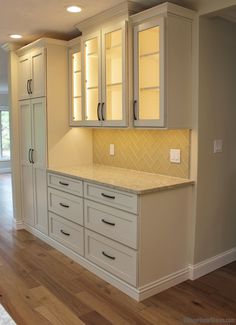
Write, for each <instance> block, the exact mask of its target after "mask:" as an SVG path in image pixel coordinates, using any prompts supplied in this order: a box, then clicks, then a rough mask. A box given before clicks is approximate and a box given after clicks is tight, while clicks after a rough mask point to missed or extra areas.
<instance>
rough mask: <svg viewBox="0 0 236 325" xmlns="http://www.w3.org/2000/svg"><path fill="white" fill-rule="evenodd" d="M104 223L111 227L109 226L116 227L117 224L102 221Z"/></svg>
mask: <svg viewBox="0 0 236 325" xmlns="http://www.w3.org/2000/svg"><path fill="white" fill-rule="evenodd" d="M102 222H103V223H105V224H107V225H109V226H115V225H116V224H115V223H113V222H109V221H106V220H105V219H102Z"/></svg>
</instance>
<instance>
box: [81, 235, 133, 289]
mask: <svg viewBox="0 0 236 325" xmlns="http://www.w3.org/2000/svg"><path fill="white" fill-rule="evenodd" d="M85 257H86V258H87V259H88V260H89V261H91V262H93V263H94V264H96V265H98V266H100V267H101V268H103V269H105V270H106V271H108V272H110V273H112V274H114V275H116V276H117V277H119V278H121V279H122V280H124V281H126V282H128V283H130V284H132V285H134V286H136V278H137V276H136V273H137V272H136V271H137V266H136V265H137V252H136V251H135V250H133V249H131V248H128V247H126V246H123V245H121V244H118V243H116V242H114V241H112V240H110V239H108V238H105V237H103V236H101V235H98V234H96V233H94V232H92V231H90V230H87V229H86V230H85Z"/></svg>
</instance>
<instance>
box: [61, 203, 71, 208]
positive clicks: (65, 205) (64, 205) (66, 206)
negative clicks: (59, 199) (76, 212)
mask: <svg viewBox="0 0 236 325" xmlns="http://www.w3.org/2000/svg"><path fill="white" fill-rule="evenodd" d="M60 206H61V207H63V208H69V207H70V206H69V205H67V204H64V203H60Z"/></svg>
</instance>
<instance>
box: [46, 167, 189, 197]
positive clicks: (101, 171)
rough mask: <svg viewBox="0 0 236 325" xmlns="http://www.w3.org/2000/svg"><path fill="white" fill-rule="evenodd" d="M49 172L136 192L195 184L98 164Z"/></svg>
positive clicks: (50, 170)
mask: <svg viewBox="0 0 236 325" xmlns="http://www.w3.org/2000/svg"><path fill="white" fill-rule="evenodd" d="M48 172H53V173H57V174H60V175H62V176H69V177H73V178H77V179H80V180H83V181H89V182H93V183H96V184H98V185H104V186H108V187H111V188H115V189H119V190H123V191H127V192H131V193H135V194H145V193H151V192H156V191H161V190H165V189H171V188H176V187H181V186H186V185H193V184H194V181H192V180H190V179H185V178H179V177H172V176H166V175H160V174H153V173H148V172H143V171H137V170H132V169H125V168H118V167H111V166H105V165H97V164H94V165H86V166H84V165H83V166H74V167H53V168H49V169H48Z"/></svg>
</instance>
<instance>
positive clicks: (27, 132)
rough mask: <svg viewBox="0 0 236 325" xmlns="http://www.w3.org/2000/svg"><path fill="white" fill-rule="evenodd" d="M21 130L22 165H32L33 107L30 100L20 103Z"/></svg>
mask: <svg viewBox="0 0 236 325" xmlns="http://www.w3.org/2000/svg"><path fill="white" fill-rule="evenodd" d="M19 110H20V130H21V137H20V140H21V145H20V150H21V164H24V165H26V166H27V165H30V153H31V152H30V151H29V150H30V149H31V148H32V134H31V106H30V100H25V101H20V102H19Z"/></svg>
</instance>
